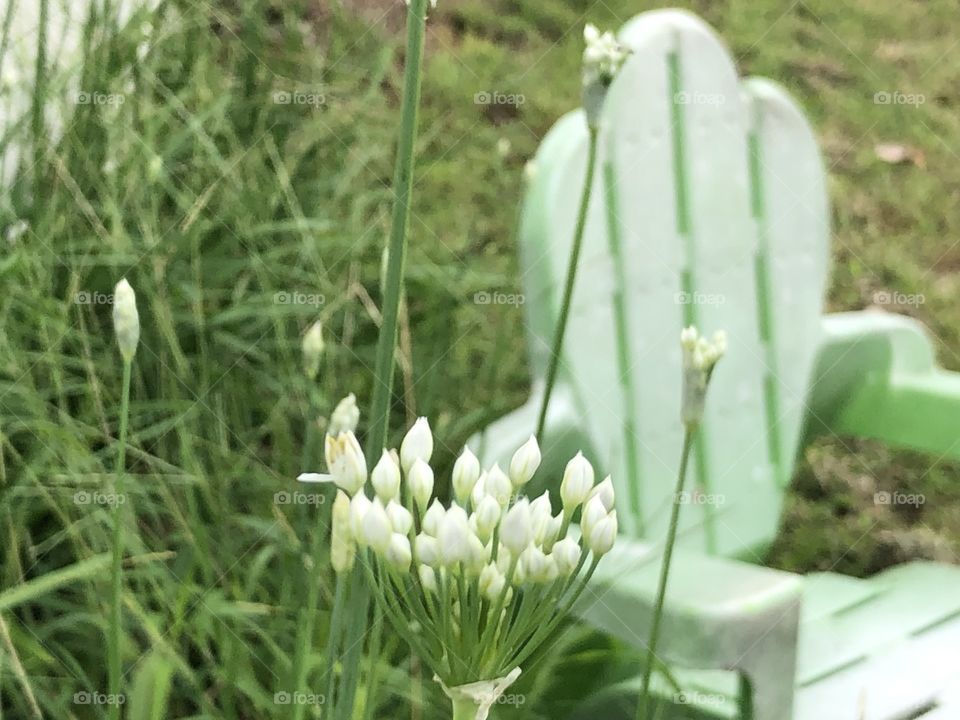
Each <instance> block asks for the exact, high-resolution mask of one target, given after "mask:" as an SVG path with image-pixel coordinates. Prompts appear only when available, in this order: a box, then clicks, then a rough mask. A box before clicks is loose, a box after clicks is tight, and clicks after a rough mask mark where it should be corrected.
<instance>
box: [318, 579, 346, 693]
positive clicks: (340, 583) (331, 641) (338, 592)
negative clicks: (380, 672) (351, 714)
mask: <svg viewBox="0 0 960 720" xmlns="http://www.w3.org/2000/svg"><path fill="white" fill-rule="evenodd" d="M346 593H347V588H346V582H345V581H344V577H343V575H340V574H337V581H336V589H335V590H334V591H333V610H332V611H331V615H330V634H329V635H328V636H327V647H326V650H325V651H324V653H323V656H324V657H325V658H326V661H327V662H326V675H327V693H326V695H325V696H324V697H325V698H326V699H327V701H328V702H330V701H332V700H333V691H334V681H335V680H336V673H335V672H334V667H336V664H337V653H338V651H339V649H340V648H339V647H338V645H337V643H338V641H339V640H340V630H341V628H342V626H343V606H344V601H345V599H346Z"/></svg>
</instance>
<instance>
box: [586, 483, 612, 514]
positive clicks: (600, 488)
mask: <svg viewBox="0 0 960 720" xmlns="http://www.w3.org/2000/svg"><path fill="white" fill-rule="evenodd" d="M595 497H599V498H600V502H602V503H603V507H604V509H605V510H606V511H607V512H610V511H611V510H613V506H614V502H615V501H616V493H614V490H613V480H611V479H610V476H609V475H607V477H605V478H604V479H603V482H602V483H600V484H599V485H597V486H596V487H595V488H594V489H593V490H592V491H591V493H590V498H591V499H592V498H595ZM588 501H589V499H588Z"/></svg>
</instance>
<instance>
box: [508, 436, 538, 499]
mask: <svg viewBox="0 0 960 720" xmlns="http://www.w3.org/2000/svg"><path fill="white" fill-rule="evenodd" d="M538 467H540V446H539V445H538V444H537V439H536V438H535V437H534V436H533V435H531V436H530V439H529V440H527V441H526V442H525V443H524V444H523V445H521V446H520V449H518V450H517V451H516V452H515V453H514V454H513V457H512V458H511V459H510V482H511V483H513V487H514V488H516V489H520V488H521V487H523V486H524V485H526V484H527V483H528V482H529V481H530V478H532V477H533V474H534V473H535V472H536V471H537V468H538Z"/></svg>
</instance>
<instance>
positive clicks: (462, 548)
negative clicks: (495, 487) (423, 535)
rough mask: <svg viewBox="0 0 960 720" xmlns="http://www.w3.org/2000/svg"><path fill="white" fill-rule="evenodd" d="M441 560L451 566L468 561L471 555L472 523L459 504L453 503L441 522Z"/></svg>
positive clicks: (438, 537) (439, 537)
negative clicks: (470, 523)
mask: <svg viewBox="0 0 960 720" xmlns="http://www.w3.org/2000/svg"><path fill="white" fill-rule="evenodd" d="M437 540H438V541H439V544H440V560H441V561H442V562H443V564H444V565H447V566H451V565H456V564H457V563H460V562H466V561H467V560H468V559H469V555H470V544H469V541H470V525H469V522H468V520H467V513H466V511H464V509H463V508H462V507H460V506H459V505H456V504H454V505H452V506H451V507H450V509H449V510H447V512H446V513H445V514H444V516H443V520H442V521H441V523H440V534H439V535H438V536H437Z"/></svg>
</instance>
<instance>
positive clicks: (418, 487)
mask: <svg viewBox="0 0 960 720" xmlns="http://www.w3.org/2000/svg"><path fill="white" fill-rule="evenodd" d="M407 484H408V485H409V487H410V494H411V495H412V496H413V499H414V500H415V501H416V503H417V507H419V508H420V512H423V511H424V510H425V509H426V507H427V504H428V503H429V502H430V496H431V495H432V494H433V468H431V467H430V466H429V465H427V463H426V461H425V460H423V459H422V458H416V459H415V460H414V461H413V465H412V466H411V467H410V469H409V470H408V471H407Z"/></svg>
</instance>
